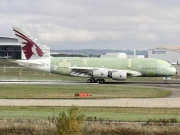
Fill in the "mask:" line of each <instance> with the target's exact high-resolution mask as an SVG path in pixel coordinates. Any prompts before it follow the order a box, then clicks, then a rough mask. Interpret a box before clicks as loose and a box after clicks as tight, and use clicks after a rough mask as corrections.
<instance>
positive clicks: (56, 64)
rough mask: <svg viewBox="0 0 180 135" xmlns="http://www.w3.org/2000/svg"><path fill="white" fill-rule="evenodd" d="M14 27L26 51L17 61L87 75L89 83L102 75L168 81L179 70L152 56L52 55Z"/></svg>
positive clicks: (56, 72)
mask: <svg viewBox="0 0 180 135" xmlns="http://www.w3.org/2000/svg"><path fill="white" fill-rule="evenodd" d="M13 31H14V32H15V35H16V37H17V39H18V42H19V43H20V45H21V48H22V51H23V52H24V54H25V57H26V59H25V60H17V62H18V63H19V65H22V66H27V67H31V68H35V69H39V70H44V71H48V72H51V73H55V74H60V75H68V76H74V77H85V78H88V80H87V82H89V83H104V82H105V78H111V79H113V80H117V81H125V80H126V79H127V77H164V83H168V80H170V79H171V78H170V77H171V76H173V75H175V74H177V73H178V71H177V70H176V68H175V67H173V66H172V65H171V64H170V63H168V62H166V61H164V60H160V59H154V58H92V57H51V56H50V52H49V50H48V49H47V47H46V46H43V45H40V44H39V43H38V42H37V40H36V39H34V38H33V37H32V36H31V35H30V34H29V33H28V32H27V31H26V30H25V29H24V28H22V27H13Z"/></svg>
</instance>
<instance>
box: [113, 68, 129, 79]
mask: <svg viewBox="0 0 180 135" xmlns="http://www.w3.org/2000/svg"><path fill="white" fill-rule="evenodd" d="M126 77H127V73H126V71H120V70H118V71H116V72H112V79H113V80H122V81H123V80H126Z"/></svg>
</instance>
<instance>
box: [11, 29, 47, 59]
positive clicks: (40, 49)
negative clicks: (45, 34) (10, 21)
mask: <svg viewBox="0 0 180 135" xmlns="http://www.w3.org/2000/svg"><path fill="white" fill-rule="evenodd" d="M13 31H14V32H15V35H16V37H17V39H18V42H19V43H20V45H21V48H22V50H23V52H24V54H25V57H26V59H27V60H29V59H33V58H34V59H37V58H45V57H46V58H47V57H50V51H49V48H48V47H47V46H42V45H40V44H39V43H38V42H37V41H36V39H34V38H33V37H32V36H31V35H30V34H29V33H28V32H27V31H26V30H25V29H24V28H22V27H13Z"/></svg>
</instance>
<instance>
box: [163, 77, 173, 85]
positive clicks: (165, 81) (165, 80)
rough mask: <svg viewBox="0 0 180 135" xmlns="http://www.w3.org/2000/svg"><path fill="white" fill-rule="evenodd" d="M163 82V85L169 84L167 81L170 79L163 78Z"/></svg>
mask: <svg viewBox="0 0 180 135" xmlns="http://www.w3.org/2000/svg"><path fill="white" fill-rule="evenodd" d="M163 80H164V83H165V84H168V83H169V82H168V80H171V78H168V77H164V78H163Z"/></svg>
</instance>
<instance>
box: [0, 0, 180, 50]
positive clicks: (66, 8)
mask: <svg viewBox="0 0 180 135" xmlns="http://www.w3.org/2000/svg"><path fill="white" fill-rule="evenodd" d="M0 6H1V8H0V18H1V21H0V36H10V37H14V33H13V31H12V26H23V27H25V28H26V29H27V30H28V31H29V32H30V34H31V35H32V36H33V37H35V38H37V39H38V41H39V43H40V44H46V45H48V46H50V47H51V48H52V49H87V48H89V49H148V48H155V47H156V46H162V45H168V46H169V45H173V46H180V0H0Z"/></svg>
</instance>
